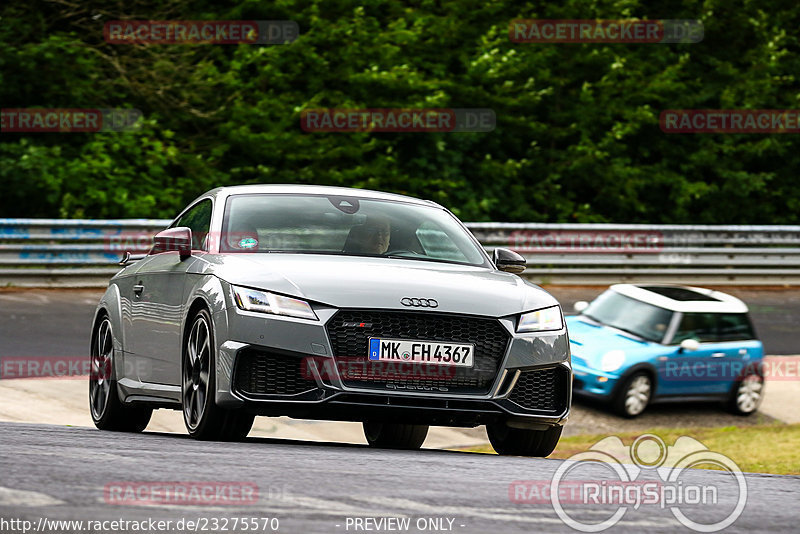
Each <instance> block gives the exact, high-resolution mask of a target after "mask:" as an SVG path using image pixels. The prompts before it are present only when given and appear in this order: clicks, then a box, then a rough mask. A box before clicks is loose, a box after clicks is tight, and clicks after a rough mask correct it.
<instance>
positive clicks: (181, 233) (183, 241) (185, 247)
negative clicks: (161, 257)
mask: <svg viewBox="0 0 800 534" xmlns="http://www.w3.org/2000/svg"><path fill="white" fill-rule="evenodd" d="M153 241H154V242H153V248H152V249H151V250H150V254H161V253H162V252H174V251H177V252H178V253H179V254H180V257H181V259H182V260H183V259H186V258H188V257H189V256H191V255H192V230H191V229H190V228H187V227H185V226H178V227H176V228H169V229H167V230H163V231H161V232H159V233H157V234H156V237H155V238H154V240H153Z"/></svg>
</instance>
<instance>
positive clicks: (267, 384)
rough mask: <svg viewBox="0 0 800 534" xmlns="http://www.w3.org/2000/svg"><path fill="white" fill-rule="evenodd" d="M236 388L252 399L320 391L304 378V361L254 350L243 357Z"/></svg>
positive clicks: (246, 351)
mask: <svg viewBox="0 0 800 534" xmlns="http://www.w3.org/2000/svg"><path fill="white" fill-rule="evenodd" d="M234 384H235V385H236V390H237V391H241V392H242V393H246V394H251V395H296V394H298V393H302V392H304V391H309V390H311V389H315V388H316V387H317V383H316V382H315V381H314V380H311V379H307V378H305V377H304V376H303V370H302V359H301V358H298V357H295V356H286V355H283V354H274V353H270V352H265V351H258V350H253V349H245V350H243V351H241V352H240V353H239V356H238V358H237V360H236V377H235V381H234Z"/></svg>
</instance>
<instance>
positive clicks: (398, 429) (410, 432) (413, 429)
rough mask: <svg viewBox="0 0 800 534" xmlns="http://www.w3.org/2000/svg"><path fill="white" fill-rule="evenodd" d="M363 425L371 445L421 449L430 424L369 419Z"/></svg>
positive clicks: (380, 447)
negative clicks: (380, 421) (410, 423)
mask: <svg viewBox="0 0 800 534" xmlns="http://www.w3.org/2000/svg"><path fill="white" fill-rule="evenodd" d="M363 426H364V436H365V437H366V438H367V443H369V446H370V447H376V448H379V449H405V450H413V449H419V448H420V447H422V443H423V442H424V441H425V438H426V437H427V436H428V425H408V424H400V423H377V422H374V421H367V422H364V423H363Z"/></svg>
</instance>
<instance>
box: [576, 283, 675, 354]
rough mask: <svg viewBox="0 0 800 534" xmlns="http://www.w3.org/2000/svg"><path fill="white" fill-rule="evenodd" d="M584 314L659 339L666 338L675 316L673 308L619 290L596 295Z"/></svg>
mask: <svg viewBox="0 0 800 534" xmlns="http://www.w3.org/2000/svg"><path fill="white" fill-rule="evenodd" d="M582 315H584V316H586V317H588V318H590V319H594V320H595V321H597V322H599V323H602V324H605V325H608V326H612V327H614V328H618V329H620V330H624V331H626V332H630V333H631V334H634V335H637V336H639V337H642V338H644V339H646V340H648V341H656V342H658V343H660V342H661V341H662V340H663V339H664V334H665V333H666V331H667V326H669V323H670V320H671V319H672V312H671V311H670V310H665V309H664V308H659V307H658V306H653V305H652V304H647V303H645V302H641V301H639V300H636V299H632V298H630V297H626V296H625V295H620V294H619V293H617V292H616V291H606V292H605V293H603V294H602V295H600V296H599V297H597V298H596V299H594V301H592V303H591V304H590V305H589V307H588V308H586V309H585V310H584V311H583V313H582Z"/></svg>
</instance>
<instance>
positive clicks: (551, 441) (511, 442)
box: [486, 423, 562, 458]
mask: <svg viewBox="0 0 800 534" xmlns="http://www.w3.org/2000/svg"><path fill="white" fill-rule="evenodd" d="M561 429H562V427H560V426H552V427H550V428H548V429H547V430H528V429H522V428H511V427H510V426H508V425H506V424H505V423H493V424H489V425H486V433H487V434H488V435H489V442H490V443H491V444H492V447H493V448H494V451H495V452H496V453H497V454H500V455H503V456H539V457H542V458H544V457H546V456H549V455H550V453H552V452H553V450H554V449H555V448H556V445H557V444H558V440H559V438H561Z"/></svg>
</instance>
